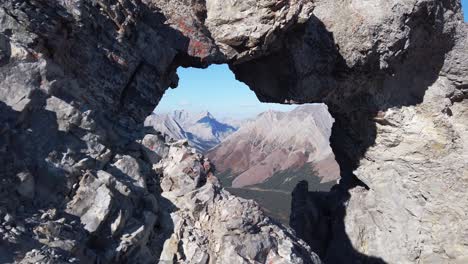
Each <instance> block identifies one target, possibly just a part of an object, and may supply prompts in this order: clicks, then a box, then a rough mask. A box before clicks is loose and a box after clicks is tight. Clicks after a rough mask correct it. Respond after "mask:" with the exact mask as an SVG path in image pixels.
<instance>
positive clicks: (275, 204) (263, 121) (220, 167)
mask: <svg viewBox="0 0 468 264" xmlns="http://www.w3.org/2000/svg"><path fill="white" fill-rule="evenodd" d="M333 121H334V120H333V118H332V117H331V116H330V114H329V113H328V110H327V107H326V106H325V105H317V104H314V105H304V106H300V107H297V108H296V109H294V110H293V111H291V112H287V113H284V112H275V111H268V112H264V113H262V114H260V115H258V116H257V118H256V119H254V120H252V121H249V122H247V123H245V124H244V125H243V126H242V127H241V128H240V129H239V130H238V131H237V132H236V133H234V134H232V135H231V136H229V137H228V138H226V140H225V141H223V142H222V143H221V144H220V145H218V146H217V147H215V148H214V149H212V150H210V151H209V152H208V153H207V156H208V158H210V159H211V160H212V162H213V164H215V166H216V171H217V177H218V178H219V179H220V181H221V182H222V183H223V185H224V186H226V187H227V189H228V190H229V191H230V192H231V193H233V194H236V195H238V196H241V197H244V198H247V199H254V200H255V201H256V202H258V203H259V205H260V206H261V207H262V208H263V210H264V211H265V212H266V213H267V214H268V215H269V216H271V217H273V218H276V219H278V220H280V221H281V222H282V223H283V224H288V222H289V214H290V212H291V192H292V191H293V189H294V187H295V186H296V184H297V183H298V182H300V181H303V180H305V181H308V183H309V186H310V189H312V190H314V191H329V190H330V188H331V187H332V186H333V185H334V184H335V182H336V180H337V179H338V178H339V167H338V164H337V163H336V161H335V157H334V155H333V152H332V150H331V148H330V146H329V137H330V134H331V127H332V124H333Z"/></svg>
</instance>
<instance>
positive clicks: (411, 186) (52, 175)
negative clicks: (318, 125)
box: [0, 0, 468, 263]
mask: <svg viewBox="0 0 468 264" xmlns="http://www.w3.org/2000/svg"><path fill="white" fill-rule="evenodd" d="M0 7H2V8H1V9H0V25H1V27H0V28H1V30H0V76H1V78H0V88H1V92H0V100H1V103H0V107H1V108H0V109H1V113H2V116H1V117H0V119H1V121H2V127H1V130H0V131H1V132H0V133H1V134H0V136H1V138H0V140H1V141H0V151H1V152H0V162H1V164H2V166H1V168H0V175H1V177H2V179H3V180H4V184H3V183H2V193H1V196H0V201H1V202H2V204H1V206H2V207H0V209H2V212H0V213H1V214H2V217H4V219H6V220H5V221H4V222H11V221H10V220H11V219H10V217H16V218H17V219H18V223H21V225H23V223H24V222H25V220H26V219H28V221H30V222H32V223H35V224H32V225H31V226H26V227H24V226H23V227H21V225H20V224H18V225H19V229H20V230H22V229H26V230H25V232H32V230H33V229H34V230H35V233H36V236H37V237H36V238H35V239H32V240H27V239H26V240H22V239H24V238H22V237H21V236H20V235H14V234H13V235H10V237H11V239H10V238H9V239H10V240H11V241H9V242H8V244H7V246H11V247H15V248H16V249H17V250H18V252H24V253H26V252H28V254H27V255H26V257H25V258H24V261H26V260H28V259H34V258H36V259H37V258H41V257H44V258H45V259H52V260H51V261H53V258H54V256H55V255H57V259H60V258H61V257H63V258H67V257H70V256H74V257H76V258H78V259H79V260H81V261H87V260H89V261H94V260H96V259H100V260H101V261H104V262H106V261H110V260H117V261H121V262H126V261H131V260H134V261H135V260H138V259H139V260H142V259H145V258H146V257H148V256H153V257H154V254H156V255H157V254H161V252H163V253H165V254H166V253H167V251H164V249H163V248H158V246H157V245H153V246H154V247H153V248H152V249H150V248H151V245H149V244H148V243H150V241H158V237H157V236H158V234H163V233H164V232H160V233H158V231H157V226H158V225H162V226H164V223H163V222H162V221H161V219H159V221H158V219H157V218H158V217H163V216H162V215H161V214H160V210H159V209H158V202H157V201H155V199H156V198H157V197H155V195H156V196H157V195H158V194H159V193H160V192H161V190H160V189H159V188H160V187H158V184H159V183H158V176H157V175H156V174H158V173H162V174H165V175H168V173H172V175H170V177H175V178H174V179H173V180H175V181H179V180H181V179H182V180H184V179H185V180H187V181H188V182H189V185H190V186H192V185H191V184H194V185H193V188H195V189H190V191H193V192H195V193H194V194H196V196H197V197H198V198H200V197H205V198H206V196H203V195H204V194H209V195H213V196H216V197H218V198H217V199H220V200H223V199H224V200H226V199H231V198H230V196H229V195H228V194H226V193H224V192H223V191H222V190H220V189H219V188H218V187H216V186H217V185H216V183H210V184H211V185H210V184H208V185H207V184H206V183H205V181H207V180H206V179H205V178H207V177H208V176H209V169H208V168H205V167H204V166H201V167H203V169H200V170H197V169H196V170H195V171H190V172H189V171H186V170H182V171H179V170H178V169H180V168H176V169H174V170H170V168H171V166H172V165H173V164H172V165H171V163H167V162H169V161H167V162H166V163H165V164H166V165H165V167H164V166H163V167H158V168H154V169H152V168H151V166H152V162H154V161H155V160H159V159H161V157H166V156H167V155H170V157H172V158H174V159H175V157H180V156H183V157H185V155H188V154H186V153H185V154H184V153H183V150H181V149H184V148H185V147H183V146H181V145H173V146H171V147H167V146H165V145H164V144H163V143H161V142H160V139H159V136H158V135H152V136H147V135H146V133H148V132H150V131H145V130H144V129H143V128H142V127H141V126H142V124H143V120H144V118H145V117H146V116H147V115H148V113H150V112H151V111H152V110H153V109H154V107H155V106H156V105H157V103H158V101H159V100H160V98H161V97H162V95H163V93H164V91H165V90H166V89H167V88H168V87H175V86H177V76H176V74H175V70H176V68H177V67H180V66H194V67H205V66H207V65H209V64H213V63H228V64H229V65H230V67H231V69H232V71H233V72H234V73H235V74H236V77H237V78H238V79H239V80H241V81H243V82H245V83H246V84H248V85H249V87H250V88H251V89H252V90H253V91H255V92H256V94H257V96H258V97H259V99H260V100H262V101H272V102H280V103H289V102H294V103H306V102H326V103H327V104H328V105H329V109H330V111H331V113H332V115H333V116H334V117H335V119H336V120H337V123H336V126H335V127H334V130H333V135H332V144H333V148H334V151H335V153H336V156H337V158H338V161H339V164H340V166H341V169H342V177H343V180H342V181H341V183H340V185H339V186H337V188H336V189H335V193H337V197H335V196H333V197H335V198H336V199H337V202H336V203H332V204H331V205H330V206H331V207H327V206H326V207H325V209H324V210H325V211H326V214H327V215H329V216H330V217H331V219H335V217H337V219H341V222H339V224H338V225H336V224H331V231H330V234H329V235H328V238H327V243H328V244H327V245H328V246H327V250H326V252H325V253H323V254H322V256H321V257H322V258H324V259H325V260H328V261H330V262H332V261H336V262H338V263H339V262H340V261H342V259H340V258H334V257H333V253H335V252H336V251H339V250H345V249H342V248H340V247H339V245H338V244H339V243H340V241H343V239H348V240H349V247H350V249H349V251H346V252H348V253H349V254H352V255H349V254H348V253H346V254H343V257H344V258H348V259H349V258H354V259H356V258H360V257H363V256H361V255H360V254H361V253H362V254H364V255H374V256H378V257H380V258H382V259H383V260H385V261H387V262H390V263H393V262H399V261H404V262H410V263H411V262H416V261H417V260H421V261H424V262H431V261H432V262H441V261H445V260H454V261H463V260H464V259H466V257H467V254H468V253H467V252H468V249H467V248H466V244H467V241H466V237H465V236H464V234H465V233H466V230H462V229H463V227H464V226H467V225H466V219H467V218H466V215H464V208H466V202H465V201H467V199H466V198H467V197H466V194H465V190H466V185H467V175H468V174H467V170H468V168H467V166H468V165H467V163H466V160H467V146H466V142H468V140H467V138H466V137H467V136H466V135H467V133H466V132H467V125H466V120H467V110H466V109H467V105H466V100H465V99H466V98H467V85H468V84H467V82H468V80H467V76H468V74H467V72H468V62H467V58H468V54H467V50H468V49H467V37H466V36H467V31H468V29H467V26H466V24H464V23H463V19H462V16H461V10H460V1H457V0H443V1H436V0H424V1H416V0H414V1H396V2H389V1H384V0H379V1H373V2H372V3H370V2H369V1H359V0H347V1H340V2H336V1H324V0H316V1H302V0H293V1H269V0H262V1H228V2H226V1H218V0H205V1H201V0H192V1H188V0H184V1H182V0H181V1H158V0H101V1H80V0H76V1H64V0H62V1H17V0H10V1H4V2H2V3H1V4H0ZM252 73H255V74H252ZM152 133H154V132H152ZM161 144H162V145H161ZM142 146H143V147H142ZM158 147H159V149H158V150H155V149H157V148H158ZM148 149H151V151H149V152H148ZM155 151H156V152H158V151H159V152H158V153H159V154H160V156H158V155H156V156H154V153H153V152H155ZM148 153H150V154H151V155H150V156H148ZM190 157H191V158H190V159H188V160H186V163H187V164H185V163H184V162H182V161H183V160H180V162H179V163H177V164H182V163H184V164H185V165H187V168H188V167H191V168H201V167H200V165H204V164H203V163H204V161H203V159H202V157H199V156H197V155H195V156H190ZM163 161H164V159H163ZM162 163H164V162H162ZM207 166H208V164H207ZM208 167H209V166H208ZM182 169H184V168H182ZM187 175H188V176H189V178H184V177H187ZM190 175H192V176H193V177H192V176H190ZM200 177H201V178H200ZM191 181H193V182H191ZM31 182H33V183H34V184H33V185H31ZM208 182H210V181H209V180H208ZM31 186H32V187H31ZM200 186H202V187H203V188H200ZM355 186H365V187H367V189H368V190H366V188H361V187H357V188H352V187H355ZM166 187H167V188H168V190H169V191H171V190H172V189H171V187H170V186H169V187H168V186H165V187H163V188H166ZM31 188H33V191H32V193H31ZM28 190H29V192H27V191H28ZM163 191H166V190H163ZM148 194H151V195H152V196H151V195H148ZM31 196H33V197H34V199H31ZM83 197H88V198H89V200H84V201H83V199H82V198H83ZM208 197H209V196H208ZM200 199H201V198H200ZM307 199H309V198H307ZM311 199H315V198H313V197H312V198H311ZM156 200H157V199H156ZM201 200H203V199H201ZM160 203H161V201H160ZM162 203H163V205H161V206H163V208H165V209H164V210H166V209H167V208H168V207H167V206H170V204H169V205H168V204H166V205H164V202H163V201H162ZM219 203H221V202H219ZM236 203H237V204H238V205H237V207H236V208H238V209H239V213H240V214H242V217H240V218H239V219H238V220H239V221H240V223H236V224H235V225H234V227H233V228H234V229H235V230H240V231H239V232H240V233H242V234H246V238H248V239H247V240H246V241H250V243H253V244H255V245H257V243H259V241H260V240H264V239H267V238H266V237H263V235H265V232H267V231H266V229H268V228H273V229H274V230H276V231H275V234H276V236H277V237H276V239H273V240H268V241H269V243H267V244H265V245H263V246H264V248H261V250H259V251H255V252H251V251H249V250H247V249H239V248H238V247H237V246H238V245H237V244H236V243H238V241H236V240H235V239H233V240H229V241H227V240H224V241H223V240H219V241H223V243H221V245H224V246H225V247H223V248H222V250H221V251H220V252H221V253H219V252H218V253H216V254H215V253H212V251H210V250H213V248H215V246H214V245H212V244H209V243H208V244H206V243H202V241H201V240H202V239H203V238H206V234H204V233H203V232H202V234H200V236H199V237H196V239H195V240H194V241H195V244H194V245H192V247H190V248H191V249H194V251H193V252H188V251H187V248H184V245H186V244H187V243H188V242H185V244H184V240H183V239H182V237H179V238H178V240H177V239H176V240H174V241H176V242H177V241H179V242H180V241H182V242H180V243H181V244H180V245H181V247H182V248H183V249H184V250H182V251H180V250H179V251H178V249H177V248H176V249H174V250H175V252H172V253H171V252H169V253H167V254H169V255H168V256H173V255H174V256H176V259H177V260H179V261H190V260H193V261H195V260H197V261H200V262H202V263H203V261H216V260H218V261H220V260H223V258H225V260H226V259H229V260H238V258H243V261H247V262H248V261H253V260H257V261H260V262H264V261H266V260H271V259H283V260H285V261H290V262H297V263H299V262H300V261H301V259H302V260H304V261H305V262H307V261H309V262H313V263H314V262H315V263H318V262H319V260H318V257H317V256H316V255H315V254H313V253H312V252H311V250H310V248H309V247H308V246H306V245H305V244H303V242H301V241H299V240H297V239H296V238H295V237H294V236H293V235H292V234H289V231H287V230H286V231H285V230H283V229H281V228H278V227H277V226H276V225H274V223H271V222H269V221H268V220H265V218H262V217H261V216H258V214H260V213H259V212H257V211H256V210H255V206H253V205H250V204H248V203H247V204H246V203H244V202H242V201H237V202H236ZM135 204H137V206H135ZM20 205H23V208H22V209H20ZM164 206H166V207H164ZM176 206H177V205H176ZM194 206H195V205H194ZM204 206H206V208H211V209H213V208H215V209H216V208H218V207H217V206H219V204H218V203H215V204H214V205H213V204H204ZM53 208H55V209H56V211H57V212H58V213H57V212H55V211H54V209H53ZM252 208H254V209H252ZM179 209H180V208H179ZM18 210H19V211H18ZM41 210H45V211H44V212H43V211H41ZM216 210H217V209H216ZM216 210H215V211H216ZM189 211H190V210H189ZM242 211H244V212H245V211H246V212H247V213H245V214H246V215H244V214H243V213H242ZM216 212H217V211H216ZM185 213H187V212H185ZM213 213H214V212H213ZM38 214H41V215H38ZM189 215H190V214H189V213H188V215H187V214H186V215H184V216H187V217H189ZM345 215H346V217H345ZM7 216H9V217H7ZM217 216H219V217H220V218H219V219H218V220H217V221H220V222H222V221H223V219H222V217H223V214H222V213H220V215H217ZM76 217H78V218H79V219H78V218H77V219H74V218H76ZM190 217H194V218H193V219H192V218H190V219H192V220H193V222H190V221H189V222H185V223H183V225H182V224H181V225H182V226H180V225H178V223H172V224H173V225H177V228H180V229H179V230H180V231H181V233H180V234H182V233H183V232H182V231H184V232H191V231H193V230H198V231H199V230H200V228H198V229H197V228H195V229H193V227H194V225H196V222H197V221H200V218H199V217H200V216H196V217H195V216H190ZM7 218H8V219H10V220H8V219H7ZM163 218H164V217H163ZM62 219H65V220H62ZM165 219H167V217H166V218H165ZM73 220H75V222H73ZM132 221H133V222H132ZM72 222H73V223H74V224H71V223H72ZM158 222H159V223H160V224H158ZM79 223H81V224H79ZM244 223H247V224H244ZM165 224H167V225H170V223H165ZM68 226H71V227H70V228H71V230H72V231H69V232H68V233H67V232H65V231H66V230H67V228H68ZM140 228H142V229H141V230H140ZM262 228H264V229H265V230H264V229H262ZM228 229H229V227H226V229H225V230H224V229H223V231H222V232H226V230H228ZM64 230H65V231H64ZM201 230H203V228H202V229H201ZM252 230H256V231H252ZM259 230H260V231H259ZM345 230H346V232H345ZM205 231H206V230H205ZM120 232H123V233H120ZM219 232H221V231H219ZM304 232H307V230H306V231H304ZM311 232H313V230H312V231H311ZM143 234H144V235H143ZM253 234H259V236H255V235H253ZM343 235H345V236H346V237H345V238H343V237H341V236H343ZM181 236H182V235H181ZM53 237H55V238H57V239H56V240H55V241H60V243H59V242H57V243H56V244H50V243H51V242H50V241H52V240H51V239H50V238H53ZM72 237H73V238H72ZM270 238H271V237H270ZM41 239H42V240H41ZM159 239H161V238H159ZM197 239H201V240H197ZM216 239H221V238H219V237H218V238H216ZM283 240H284V241H287V242H285V244H284V243H283V244H281V243H280V242H279V241H283ZM15 241H16V242H15ZM18 241H19V242H20V243H18ZM38 241H39V242H38ZM135 241H137V242H135ZM171 241H172V240H171ZM216 241H218V240H216ZM37 243H42V244H45V245H47V247H46V249H45V250H42V251H40V252H36V251H32V249H33V248H37ZM288 243H289V244H288ZM337 243H338V244H337ZM286 244H287V245H286ZM218 245H219V244H218ZM231 246H232V247H231ZM159 247H160V245H159ZM154 248H157V249H156V250H155V249H154ZM355 250H356V251H357V252H360V253H359V254H358V253H356V252H354V251H355ZM1 252H2V251H0V253H1ZM203 252H210V254H208V255H205V254H203ZM284 252H286V253H285V254H283V253H284ZM54 254H55V255H54ZM67 254H68V255H67ZM171 254H173V255H171ZM231 254H232V255H231ZM5 256H8V254H5ZM11 257H13V256H11ZM21 257H23V256H21ZM132 258H134V259H132ZM148 259H149V258H148ZM375 261H379V260H375Z"/></svg>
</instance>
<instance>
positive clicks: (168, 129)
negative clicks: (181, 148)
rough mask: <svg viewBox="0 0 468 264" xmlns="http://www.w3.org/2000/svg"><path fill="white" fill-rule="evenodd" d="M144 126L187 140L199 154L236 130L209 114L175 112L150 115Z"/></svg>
mask: <svg viewBox="0 0 468 264" xmlns="http://www.w3.org/2000/svg"><path fill="white" fill-rule="evenodd" d="M145 125H147V126H152V127H154V128H155V129H156V130H158V131H160V132H162V133H164V134H166V135H168V136H169V137H170V138H173V139H175V140H179V139H188V141H189V144H190V145H191V146H192V147H194V148H195V149H197V150H198V151H199V152H201V153H205V152H206V151H207V150H209V149H211V148H213V147H215V146H217V145H218V144H219V143H221V141H222V140H224V139H225V138H226V137H227V136H229V135H230V134H232V133H234V132H235V131H236V130H237V128H236V127H234V126H231V125H229V124H226V123H223V122H220V121H218V120H217V119H216V118H215V117H214V116H213V115H212V114H211V113H210V112H208V111H205V112H201V113H191V112H189V111H187V110H176V111H174V112H172V113H165V114H155V113H153V114H152V115H150V116H149V117H148V118H147V119H146V121H145Z"/></svg>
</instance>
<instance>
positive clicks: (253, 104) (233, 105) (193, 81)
mask: <svg viewBox="0 0 468 264" xmlns="http://www.w3.org/2000/svg"><path fill="white" fill-rule="evenodd" d="M177 73H178V75H179V87H177V88H176V89H169V90H168V91H166V93H165V94H164V96H163V98H162V99H161V102H160V103H159V105H158V106H157V107H156V110H155V112H157V113H163V112H170V111H173V110H177V109H185V110H190V111H194V112H201V111H209V112H210V113H212V114H213V115H214V116H215V117H219V118H224V117H234V118H250V117H254V116H255V115H257V114H259V113H261V112H264V111H267V110H269V109H273V110H279V111H289V110H292V109H294V108H295V106H292V105H280V104H266V103H260V101H259V100H258V99H257V97H256V96H255V93H254V92H252V91H251V90H250V89H249V87H248V86H247V85H245V84H244V83H241V82H239V81H237V80H236V79H235V77H234V74H233V73H232V72H231V70H230V69H229V67H228V66H227V65H212V66H210V67H209V68H207V69H196V68H182V67H179V69H178V70H177Z"/></svg>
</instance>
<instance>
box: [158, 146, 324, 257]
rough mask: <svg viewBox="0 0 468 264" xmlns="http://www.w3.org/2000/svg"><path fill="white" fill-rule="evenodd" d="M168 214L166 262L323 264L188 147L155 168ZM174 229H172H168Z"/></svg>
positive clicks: (178, 149) (174, 151)
mask: <svg viewBox="0 0 468 264" xmlns="http://www.w3.org/2000/svg"><path fill="white" fill-rule="evenodd" d="M155 169H156V170H157V171H160V172H161V173H162V175H161V189H162V195H161V196H162V197H161V199H162V201H161V203H160V204H161V209H162V211H163V212H165V215H163V218H164V222H166V221H168V222H170V223H171V224H170V225H164V228H163V230H162V232H161V233H160V234H161V235H162V236H163V237H165V236H167V237H169V238H168V239H166V240H165V242H164V248H163V251H162V253H161V257H160V261H162V262H164V261H166V262H172V261H173V262H175V263H321V262H320V259H319V258H318V256H317V255H316V254H315V253H313V252H311V251H310V249H309V248H308V246H306V245H305V243H304V242H302V241H300V240H297V238H295V237H294V235H293V234H292V233H291V230H288V229H285V228H281V227H278V226H277V225H276V224H275V223H274V222H273V221H272V220H270V219H269V218H267V217H265V216H264V213H263V212H262V211H261V210H260V208H259V207H258V205H256V204H255V203H254V202H252V201H247V200H244V199H241V198H237V197H235V196H233V195H231V194H230V193H228V192H227V191H225V190H223V189H222V188H221V186H220V185H219V182H218V179H217V178H216V177H215V176H214V175H213V173H212V172H211V165H210V164H209V162H208V161H207V160H206V159H204V158H203V157H202V156H201V155H200V154H195V153H193V152H192V149H190V148H188V147H187V142H186V141H182V142H176V143H174V144H172V145H171V147H170V150H169V155H168V157H167V158H166V159H164V160H163V161H162V162H161V163H159V164H158V165H156V166H155ZM168 227H171V228H170V229H168Z"/></svg>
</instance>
